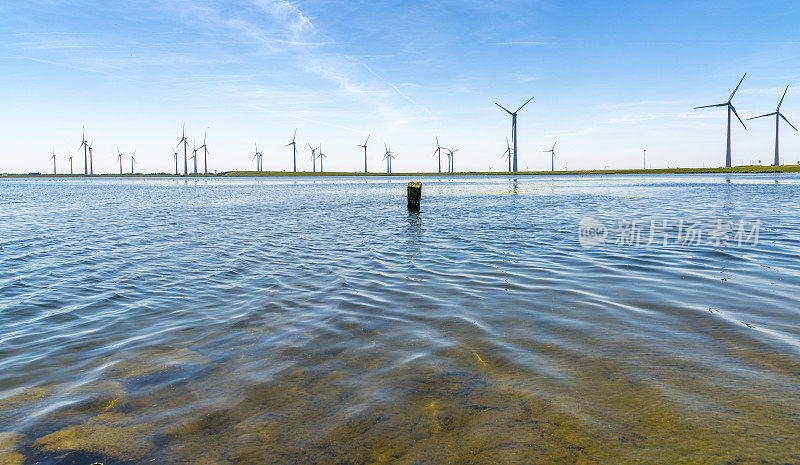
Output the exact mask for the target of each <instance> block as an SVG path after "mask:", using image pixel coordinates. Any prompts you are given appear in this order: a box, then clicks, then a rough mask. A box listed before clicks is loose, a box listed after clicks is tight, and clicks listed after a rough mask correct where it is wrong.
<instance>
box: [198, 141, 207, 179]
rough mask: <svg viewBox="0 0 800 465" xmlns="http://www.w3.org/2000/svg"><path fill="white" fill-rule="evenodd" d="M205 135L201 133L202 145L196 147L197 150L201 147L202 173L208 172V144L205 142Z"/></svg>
mask: <svg viewBox="0 0 800 465" xmlns="http://www.w3.org/2000/svg"><path fill="white" fill-rule="evenodd" d="M206 135H207V134H203V145H201V146H200V147H197V150H200V149H203V174H208V144H206Z"/></svg>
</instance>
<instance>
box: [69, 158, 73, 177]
mask: <svg viewBox="0 0 800 465" xmlns="http://www.w3.org/2000/svg"><path fill="white" fill-rule="evenodd" d="M69 174H72V155H70V156H69Z"/></svg>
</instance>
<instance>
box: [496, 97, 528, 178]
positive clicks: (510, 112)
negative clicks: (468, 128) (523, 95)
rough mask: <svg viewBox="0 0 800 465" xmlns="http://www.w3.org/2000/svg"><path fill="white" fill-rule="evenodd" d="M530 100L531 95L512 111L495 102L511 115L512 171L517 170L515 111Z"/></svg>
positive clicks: (517, 111)
mask: <svg viewBox="0 0 800 465" xmlns="http://www.w3.org/2000/svg"><path fill="white" fill-rule="evenodd" d="M531 100H533V97H531V98H529V99H528V101H527V102H525V103H523V104H522V106H521V107H519V108H517V110H516V111H513V112H512V111H511V110H509V109H508V108H506V107H504V106H503V105H500V104H499V103H495V105H497V106H498V107H500V108H502V109H503V110H505V111H506V113H508V114H509V115H511V142H512V144H513V145H514V153H513V155H514V172H516V171H517V113H519V111H520V110H522V108H523V107H524V106H525V105H527V104H528V103H530V101H531Z"/></svg>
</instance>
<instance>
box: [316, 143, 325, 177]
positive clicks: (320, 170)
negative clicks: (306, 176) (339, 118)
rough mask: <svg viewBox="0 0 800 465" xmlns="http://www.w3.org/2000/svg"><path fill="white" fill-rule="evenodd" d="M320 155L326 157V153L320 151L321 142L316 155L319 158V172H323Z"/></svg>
mask: <svg viewBox="0 0 800 465" xmlns="http://www.w3.org/2000/svg"><path fill="white" fill-rule="evenodd" d="M322 157H327V155H325V154H324V153H322V144H319V155H317V158H319V172H320V173H324V172H325V170H323V169H322Z"/></svg>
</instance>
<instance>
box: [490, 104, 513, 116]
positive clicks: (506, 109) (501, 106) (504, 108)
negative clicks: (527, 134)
mask: <svg viewBox="0 0 800 465" xmlns="http://www.w3.org/2000/svg"><path fill="white" fill-rule="evenodd" d="M495 105H497V106H498V107H500V108H502V109H503V110H505V111H506V113H508V114H509V115H513V114H514V113H511V112H510V111H508V108H506V107H504V106H503V105H500V104H499V103H497V102H495Z"/></svg>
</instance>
